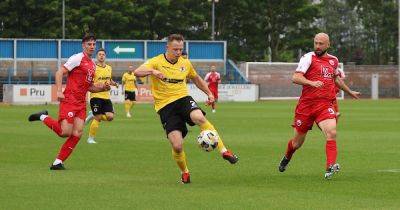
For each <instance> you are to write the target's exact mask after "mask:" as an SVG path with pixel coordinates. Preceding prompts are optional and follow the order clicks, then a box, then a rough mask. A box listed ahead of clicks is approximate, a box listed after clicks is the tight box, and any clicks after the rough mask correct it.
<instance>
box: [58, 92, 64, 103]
mask: <svg viewBox="0 0 400 210" xmlns="http://www.w3.org/2000/svg"><path fill="white" fill-rule="evenodd" d="M64 98H65V96H64V93H63V92H62V91H57V100H58V101H62V100H64Z"/></svg>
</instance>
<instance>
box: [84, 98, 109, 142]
mask: <svg viewBox="0 0 400 210" xmlns="http://www.w3.org/2000/svg"><path fill="white" fill-rule="evenodd" d="M102 100H103V99H100V98H91V99H90V108H91V109H92V114H93V120H92V122H91V123H90V126H89V136H88V139H87V143H89V144H95V143H97V142H96V141H95V137H96V134H97V130H98V129H99V125H100V122H101V121H102V120H106V117H105V116H104V111H103V101H102ZM86 119H87V118H86ZM85 121H86V120H85Z"/></svg>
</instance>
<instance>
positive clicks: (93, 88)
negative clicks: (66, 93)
mask: <svg viewBox="0 0 400 210" xmlns="http://www.w3.org/2000/svg"><path fill="white" fill-rule="evenodd" d="M110 89H111V86H110V83H109V82H105V83H96V84H94V83H92V85H90V87H89V91H90V92H92V93H98V92H103V91H107V90H110Z"/></svg>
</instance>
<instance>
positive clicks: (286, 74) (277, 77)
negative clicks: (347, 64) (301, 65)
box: [244, 62, 344, 100]
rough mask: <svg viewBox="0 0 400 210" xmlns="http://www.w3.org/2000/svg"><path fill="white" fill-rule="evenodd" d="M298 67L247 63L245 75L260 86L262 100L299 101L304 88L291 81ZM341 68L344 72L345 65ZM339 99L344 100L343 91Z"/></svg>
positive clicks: (281, 64) (340, 65)
mask: <svg viewBox="0 0 400 210" xmlns="http://www.w3.org/2000/svg"><path fill="white" fill-rule="evenodd" d="M297 65H298V63H286V62H246V64H245V72H244V73H245V75H246V78H247V79H248V80H249V81H250V82H251V83H253V84H258V85H259V99H260V100H288V99H298V98H299V97H300V95H301V89H302V87H301V85H296V84H293V83H292V80H291V78H292V75H293V72H294V71H295V70H296V67H297ZM339 67H340V68H342V69H343V70H344V66H343V63H339ZM338 99H344V93H343V91H341V92H340V94H339V96H338Z"/></svg>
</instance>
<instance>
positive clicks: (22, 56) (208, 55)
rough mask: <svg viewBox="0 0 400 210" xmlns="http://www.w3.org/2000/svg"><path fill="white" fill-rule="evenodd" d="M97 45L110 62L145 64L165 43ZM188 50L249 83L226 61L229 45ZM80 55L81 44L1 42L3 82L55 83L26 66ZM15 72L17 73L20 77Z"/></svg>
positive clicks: (197, 44) (233, 79)
mask: <svg viewBox="0 0 400 210" xmlns="http://www.w3.org/2000/svg"><path fill="white" fill-rule="evenodd" d="M96 45H97V46H96V48H97V49H99V48H100V47H103V48H105V49H106V51H107V59H108V60H112V61H117V62H118V61H134V60H136V61H145V60H147V59H149V58H152V57H154V56H156V55H158V54H160V53H163V52H165V47H166V41H157V40H97V43H96ZM185 50H186V51H187V52H188V55H189V58H190V59H191V60H193V61H196V62H209V63H213V62H218V63H223V66H224V69H222V70H221V72H223V73H225V75H224V77H225V78H226V79H225V80H226V82H228V83H247V81H246V80H245V79H244V77H243V75H241V74H240V71H239V70H238V69H237V67H236V66H235V65H234V63H233V62H232V61H228V60H227V59H226V57H227V51H226V41H191V40H188V41H186V42H185ZM81 51H82V43H81V41H80V40H59V39H51V40H50V39H47V40H46V39H0V62H2V61H6V62H4V63H3V64H2V65H0V82H1V83H9V84H22V83H24V84H37V83H53V82H54V80H53V79H52V77H53V75H52V72H51V70H49V68H48V67H45V68H44V69H45V70H41V72H40V75H41V76H37V74H34V73H37V72H34V71H33V70H32V68H33V65H32V66H29V65H27V64H26V63H31V62H32V63H33V62H36V63H37V62H38V61H39V63H40V62H41V63H40V64H35V65H39V68H42V67H40V65H45V64H44V63H46V62H47V63H48V61H50V62H53V63H54V62H55V61H57V66H59V65H60V64H61V60H65V59H67V58H69V57H70V56H71V55H73V54H76V53H79V52H81ZM17 61H18V62H17ZM6 63H7V64H6ZM18 65H22V66H18ZM53 65H54V64H53ZM52 68H54V67H52ZM225 68H226V69H225ZM42 69H43V68H42ZM17 70H18V71H17ZM43 71H45V72H43ZM16 72H18V75H17V73H16ZM21 72H22V73H21ZM46 72H47V73H46ZM19 75H23V76H19ZM33 75H35V76H33ZM46 75H47V76H46Z"/></svg>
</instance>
